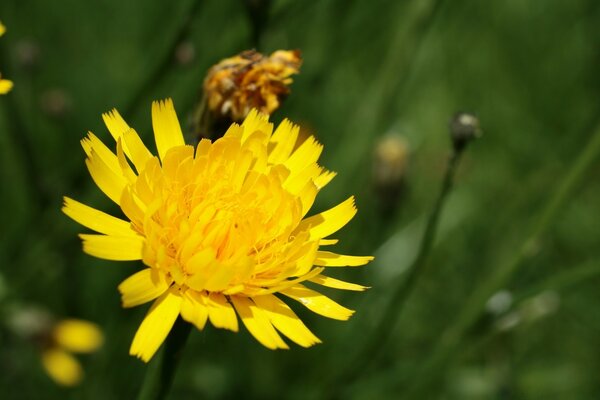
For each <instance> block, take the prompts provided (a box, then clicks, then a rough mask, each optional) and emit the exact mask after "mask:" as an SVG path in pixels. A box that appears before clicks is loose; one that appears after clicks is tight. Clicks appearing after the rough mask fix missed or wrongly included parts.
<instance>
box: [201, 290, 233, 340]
mask: <svg viewBox="0 0 600 400" xmlns="http://www.w3.org/2000/svg"><path fill="white" fill-rule="evenodd" d="M204 299H205V300H206V305H207V307H208V318H209V319H210V323H211V324H213V325H214V326H215V328H222V329H229V330H230V331H233V332H237V331H238V329H239V328H238V320H237V317H236V315H235V311H234V310H233V307H232V306H231V304H229V302H228V301H227V299H226V298H225V296H223V295H222V294H221V293H211V294H210V295H209V296H205V297H204Z"/></svg>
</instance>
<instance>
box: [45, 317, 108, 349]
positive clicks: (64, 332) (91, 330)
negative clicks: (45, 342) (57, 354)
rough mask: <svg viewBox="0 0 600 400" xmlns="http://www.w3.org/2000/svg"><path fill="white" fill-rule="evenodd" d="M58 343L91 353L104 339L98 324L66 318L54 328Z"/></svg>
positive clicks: (66, 347)
mask: <svg viewBox="0 0 600 400" xmlns="http://www.w3.org/2000/svg"><path fill="white" fill-rule="evenodd" d="M52 333H53V335H52V336H53V337H54V340H55V341H56V343H57V344H58V345H60V346H61V347H63V348H64V349H66V350H69V351H72V352H74V353H91V352H93V351H95V350H97V349H98V348H99V347H100V346H101V345H102V342H103V341H104V338H103V336H102V331H100V328H99V327H98V325H96V324H93V323H91V322H88V321H83V320H80V319H65V320H62V321H60V322H59V323H58V324H56V326H55V327H54V329H53V332H52Z"/></svg>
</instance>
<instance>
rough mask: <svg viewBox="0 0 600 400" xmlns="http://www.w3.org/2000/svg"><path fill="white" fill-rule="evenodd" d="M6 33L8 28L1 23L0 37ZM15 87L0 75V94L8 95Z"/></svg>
mask: <svg viewBox="0 0 600 400" xmlns="http://www.w3.org/2000/svg"><path fill="white" fill-rule="evenodd" d="M4 32H6V27H5V26H4V25H3V24H2V22H0V36H2V35H4ZM12 87H13V83H12V81H9V80H8V79H2V74H0V94H6V93H8V92H10V90H11V89H12Z"/></svg>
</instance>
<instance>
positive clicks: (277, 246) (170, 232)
mask: <svg viewBox="0 0 600 400" xmlns="http://www.w3.org/2000/svg"><path fill="white" fill-rule="evenodd" d="M218 143H219V142H216V143H215V144H213V145H212V148H211V151H209V152H208V153H207V154H205V155H201V156H198V155H196V157H194V153H193V148H192V147H190V146H181V147H177V148H174V149H172V150H171V151H170V152H169V153H168V154H167V156H166V157H165V159H164V160H163V164H162V166H161V165H160V164H159V162H158V160H157V159H156V158H154V159H153V160H151V161H150V162H149V163H148V165H147V166H146V168H145V169H144V170H143V171H142V172H141V173H140V175H139V177H138V178H137V180H136V182H135V183H134V184H132V185H131V187H130V191H129V192H128V193H129V194H130V196H131V198H132V200H133V201H138V202H139V203H141V208H145V211H144V212H143V220H141V219H140V220H138V221H136V220H134V219H132V221H133V222H134V227H135V228H136V229H137V230H138V231H139V232H140V233H141V234H142V235H144V236H145V237H146V244H145V248H144V258H143V260H144V263H145V264H146V265H148V266H150V267H153V268H159V269H162V270H163V271H164V272H166V273H167V276H169V277H170V278H171V279H172V280H173V281H174V282H175V284H176V285H178V286H179V287H180V288H181V289H184V290H185V289H193V290H197V291H203V290H206V291H216V292H226V293H234V292H237V291H242V290H245V289H246V288H247V287H248V286H250V287H252V286H254V287H257V288H258V287H262V285H263V284H264V283H265V282H268V281H269V280H273V279H275V280H280V279H285V278H287V277H288V276H289V275H290V273H291V271H292V268H290V265H292V264H294V262H295V258H297V257H294V254H292V252H291V250H292V248H297V246H291V245H290V243H291V242H292V241H296V240H299V239H302V240H306V238H295V237H294V236H292V232H293V231H294V229H295V228H296V226H297V225H298V223H299V222H300V220H301V204H300V202H299V200H298V199H297V198H296V197H295V196H293V195H291V194H290V193H288V192H287V191H285V190H284V189H283V188H282V180H283V178H284V175H283V174H284V173H282V171H281V170H280V169H277V168H276V167H273V168H267V169H264V168H263V169H262V172H258V171H257V170H254V169H253V165H254V164H255V161H256V160H253V155H252V153H250V152H249V151H244V150H243V149H239V148H234V150H236V153H237V156H238V159H239V158H240V157H241V158H245V157H250V158H249V159H250V161H251V162H246V163H244V164H243V165H244V166H245V168H244V169H240V168H239V165H234V166H233V167H232V163H231V162H230V160H229V159H228V157H223V156H222V153H220V152H219V151H218V150H219V147H223V146H217V144H218ZM213 148H215V149H213ZM213 150H214V151H213ZM220 150H225V151H227V150H231V149H228V148H227V147H225V148H224V149H220ZM231 151H233V150H231ZM217 155H220V156H217ZM265 171H266V172H265ZM296 244H297V243H296ZM296 252H297V251H294V252H293V253H296Z"/></svg>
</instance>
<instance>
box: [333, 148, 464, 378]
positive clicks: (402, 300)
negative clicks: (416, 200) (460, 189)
mask: <svg viewBox="0 0 600 400" xmlns="http://www.w3.org/2000/svg"><path fill="white" fill-rule="evenodd" d="M463 150H464V147H459V148H456V147H455V149H454V150H453V152H452V154H451V156H450V158H449V160H448V165H447V168H446V172H445V175H444V179H443V181H442V186H441V190H440V193H439V195H438V197H437V199H436V202H435V205H434V207H433V210H432V212H431V214H430V215H429V219H428V220H427V225H426V227H425V232H424V233H423V238H422V240H421V244H420V247H419V252H418V253H417V257H416V258H415V261H414V262H413V264H412V266H411V268H410V269H409V270H408V272H407V275H406V276H405V277H403V280H402V281H401V282H400V283H399V285H398V286H397V287H396V289H395V291H394V292H393V294H392V296H391V298H390V300H389V302H388V304H387V307H386V308H385V310H384V312H383V315H382V316H381V318H380V320H379V323H378V324H377V327H376V328H375V331H374V332H373V333H372V334H371V335H370V339H369V340H368V342H367V344H366V345H365V347H364V348H363V350H362V351H361V352H360V353H359V356H358V358H357V362H354V363H351V364H350V365H349V368H350V370H348V371H347V372H346V373H344V374H343V375H341V376H340V377H339V378H338V379H337V380H336V382H335V383H336V384H334V385H332V386H333V387H334V390H335V388H336V387H341V386H343V385H345V384H347V383H348V382H351V381H353V380H354V379H355V378H356V377H357V376H358V374H359V373H364V371H365V369H366V366H368V365H369V364H370V363H371V362H373V361H374V360H375V359H376V356H377V355H378V352H379V351H380V350H381V349H382V348H384V347H385V346H384V344H385V342H386V341H387V340H388V339H389V337H390V334H391V333H392V332H393V330H394V325H395V324H396V321H397V319H398V317H399V316H400V314H401V313H402V309H403V307H404V305H405V304H406V300H407V298H408V297H409V296H410V294H411V293H412V291H413V289H414V287H415V285H416V282H417V279H418V278H419V277H420V276H421V275H423V272H424V270H425V268H426V266H427V261H428V259H429V255H430V253H431V248H432V246H433V243H434V241H435V235H436V231H437V227H438V223H439V219H440V215H441V213H442V210H443V208H444V204H445V202H446V199H447V198H448V194H449V193H450V191H451V190H452V186H453V183H454V175H455V173H456V169H457V167H458V164H459V161H460V157H461V155H462V153H463Z"/></svg>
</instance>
